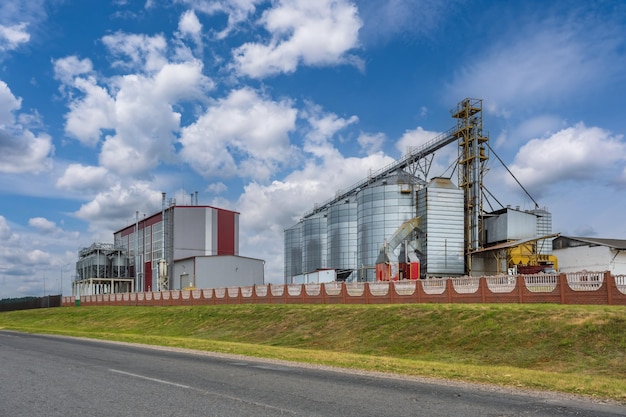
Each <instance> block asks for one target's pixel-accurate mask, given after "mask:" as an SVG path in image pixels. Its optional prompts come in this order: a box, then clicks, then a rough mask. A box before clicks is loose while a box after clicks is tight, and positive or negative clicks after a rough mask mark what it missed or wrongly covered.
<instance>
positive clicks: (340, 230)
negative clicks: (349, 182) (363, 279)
mask: <svg viewBox="0 0 626 417" xmlns="http://www.w3.org/2000/svg"><path fill="white" fill-rule="evenodd" d="M356 242H357V202H356V197H355V196H354V195H353V196H350V197H348V198H346V199H345V200H341V201H339V202H337V203H335V204H333V205H332V206H330V207H329V208H328V267H329V268H333V269H337V270H355V269H356V268H357V263H356V253H357V244H356ZM353 277H354V275H352V276H351V277H350V278H353Z"/></svg>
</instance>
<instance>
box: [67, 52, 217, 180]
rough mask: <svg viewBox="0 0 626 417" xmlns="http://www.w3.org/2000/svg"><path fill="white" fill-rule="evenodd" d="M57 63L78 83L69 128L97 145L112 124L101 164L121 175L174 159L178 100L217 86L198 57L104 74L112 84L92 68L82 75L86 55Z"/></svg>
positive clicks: (69, 81)
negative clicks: (148, 68) (137, 70)
mask: <svg viewBox="0 0 626 417" xmlns="http://www.w3.org/2000/svg"><path fill="white" fill-rule="evenodd" d="M122 43H123V42H122ZM57 63H58V65H56V66H55V67H56V68H58V72H57V74H58V78H59V79H60V80H62V81H64V82H66V84H65V85H64V87H65V88H70V87H71V88H73V90H72V93H73V94H71V95H70V97H71V101H70V103H69V108H70V111H69V112H68V114H67V115H66V120H67V122H66V126H65V129H66V132H67V133H68V135H70V136H73V137H75V138H77V139H79V140H80V141H81V142H82V143H83V144H86V145H91V146H93V145H96V144H98V143H99V142H100V141H101V136H102V134H103V132H104V131H106V130H112V131H113V133H111V134H109V135H107V136H106V137H105V138H104V143H103V144H102V147H101V152H100V164H101V165H102V166H104V167H105V168H107V169H108V170H110V171H112V172H113V173H118V174H122V175H137V176H143V175H145V174H146V173H147V172H148V171H149V170H150V169H152V168H154V167H156V166H157V165H158V164H159V162H160V161H166V162H171V161H173V160H174V158H175V152H174V142H175V140H176V135H175V134H176V133H177V132H178V131H179V129H180V118H181V115H180V113H179V112H177V111H175V110H174V107H173V106H174V105H175V104H176V103H178V102H181V101H185V100H202V99H203V93H204V92H205V91H207V90H209V89H211V88H212V87H213V83H212V81H211V80H209V79H208V78H206V77H205V76H204V75H203V74H202V68H203V67H202V63H201V62H200V61H197V60H192V61H188V62H181V63H165V64H163V65H162V66H161V67H160V69H159V70H158V71H155V72H152V73H150V74H147V75H144V74H141V73H139V74H128V75H124V76H119V77H114V78H112V79H108V80H106V79H105V80H103V81H104V82H106V83H108V88H105V87H102V86H100V85H98V83H97V80H96V79H95V78H94V77H93V76H91V75H89V74H87V76H86V77H83V76H82V75H83V74H85V71H87V70H88V69H89V66H88V65H86V63H85V61H84V60H83V61H79V60H77V59H66V60H59V61H57ZM76 74H77V75H78V76H77V77H76V78H73V79H72V78H71V77H72V76H74V75H76ZM74 93H79V94H74Z"/></svg>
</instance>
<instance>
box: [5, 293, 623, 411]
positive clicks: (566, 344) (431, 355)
mask: <svg viewBox="0 0 626 417" xmlns="http://www.w3.org/2000/svg"><path fill="white" fill-rule="evenodd" d="M0 328H4V329H13V330H21V331H27V332H35V333H49V334H64V335H71V336H81V337H90V338H97V339H108V340H117V341H125V342H135V343H144V344H151V345H161V346H175V347H182V348H190V349H199V350H208V351H215V352H226V353H235V354H243V355H250V356H257V357H266V358H277V359H284V360H289V361H299V362H308V363H316V364H324V365H334V366H340V367H347V368H355V369H366V370H372V371H382V372H393V373H399V374H405V375H420V376H426V377H435V378H444V379H453V380H464V381H471V382H479V383H490V384H498V385H506V386H513V387H523V388H530V389H538V390H551V391H560V392H567V393H574V394H581V395H588V396H593V397H596V398H605V399H613V400H617V401H620V402H623V403H626V308H624V307H607V306H560V305H459V304H456V305H455V304H452V305H450V304H435V305H424V304H420V305H380V306H379V305H369V306H363V305H355V306H351V305H312V306H306V305H304V306H301V305H241V306H193V307H84V306H83V307H80V308H54V309H40V310H27V311H17V312H6V313H0Z"/></svg>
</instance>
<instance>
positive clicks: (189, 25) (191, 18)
mask: <svg viewBox="0 0 626 417" xmlns="http://www.w3.org/2000/svg"><path fill="white" fill-rule="evenodd" d="M178 30H180V32H181V33H183V34H186V35H190V36H191V37H192V38H197V37H198V36H199V35H200V34H201V33H202V24H201V23H200V21H199V20H198V16H196V14H195V13H194V11H193V10H187V11H186V12H185V13H183V14H182V15H181V16H180V20H179V21H178Z"/></svg>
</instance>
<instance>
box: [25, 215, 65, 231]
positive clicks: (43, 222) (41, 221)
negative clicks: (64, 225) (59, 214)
mask: <svg viewBox="0 0 626 417" xmlns="http://www.w3.org/2000/svg"><path fill="white" fill-rule="evenodd" d="M28 225H29V226H31V227H33V228H35V229H37V230H38V231H40V232H42V233H54V232H56V231H58V230H59V229H58V228H57V226H56V224H55V223H54V222H52V221H50V220H48V219H46V218H43V217H33V218H32V219H29V220H28Z"/></svg>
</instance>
